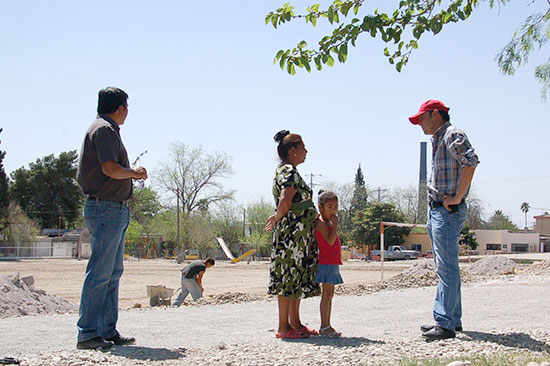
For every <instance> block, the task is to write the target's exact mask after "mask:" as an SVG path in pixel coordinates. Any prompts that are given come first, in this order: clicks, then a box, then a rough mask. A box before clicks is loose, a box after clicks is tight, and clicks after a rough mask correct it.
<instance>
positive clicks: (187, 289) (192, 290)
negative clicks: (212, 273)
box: [172, 258, 216, 306]
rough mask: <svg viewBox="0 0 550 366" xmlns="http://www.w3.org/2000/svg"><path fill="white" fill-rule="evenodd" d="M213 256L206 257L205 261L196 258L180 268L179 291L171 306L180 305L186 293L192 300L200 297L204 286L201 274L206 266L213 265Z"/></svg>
mask: <svg viewBox="0 0 550 366" xmlns="http://www.w3.org/2000/svg"><path fill="white" fill-rule="evenodd" d="M214 264H216V262H215V261H214V258H207V259H206V260H205V261H202V260H196V261H193V262H191V263H189V264H188V265H186V266H185V267H183V269H182V270H181V292H180V294H179V295H178V297H177V298H176V300H175V301H174V302H173V303H172V306H180V305H181V304H183V301H184V300H185V298H186V297H187V295H189V294H191V296H192V297H193V300H195V301H197V300H198V299H200V298H201V296H202V293H203V292H204V288H203V287H202V276H203V275H204V272H205V271H206V269H207V268H210V267H212V266H214Z"/></svg>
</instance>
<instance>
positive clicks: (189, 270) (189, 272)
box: [181, 259, 206, 278]
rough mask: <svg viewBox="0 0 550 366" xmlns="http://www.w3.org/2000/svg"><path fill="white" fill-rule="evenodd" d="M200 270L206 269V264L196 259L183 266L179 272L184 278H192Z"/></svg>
mask: <svg viewBox="0 0 550 366" xmlns="http://www.w3.org/2000/svg"><path fill="white" fill-rule="evenodd" d="M202 271H206V265H205V264H204V261H201V260H200V259H198V260H196V261H193V262H191V263H189V264H188V265H186V266H185V267H183V269H182V270H181V273H182V275H183V277H185V278H193V277H195V276H196V275H198V274H199V273H200V272H202Z"/></svg>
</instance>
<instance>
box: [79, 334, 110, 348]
mask: <svg viewBox="0 0 550 366" xmlns="http://www.w3.org/2000/svg"><path fill="white" fill-rule="evenodd" d="M112 346H114V344H113V343H112V342H105V341H104V340H103V338H101V337H95V338H92V339H88V340H86V341H82V342H78V343H77V344H76V349H108V348H111V347H112Z"/></svg>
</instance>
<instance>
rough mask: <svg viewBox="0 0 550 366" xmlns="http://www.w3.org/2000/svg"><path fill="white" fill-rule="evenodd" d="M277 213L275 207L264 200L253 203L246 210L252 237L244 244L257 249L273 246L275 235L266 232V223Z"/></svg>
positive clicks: (245, 239)
mask: <svg viewBox="0 0 550 366" xmlns="http://www.w3.org/2000/svg"><path fill="white" fill-rule="evenodd" d="M273 212H275V206H274V205H273V204H270V203H268V202H266V201H264V199H263V198H261V199H259V200H257V201H253V202H251V203H249V204H248V206H247V208H246V213H247V224H248V227H249V229H250V235H249V236H247V237H245V238H243V242H245V243H246V244H248V245H250V246H251V247H252V248H255V249H262V248H267V247H268V246H269V245H271V242H272V238H273V233H271V232H267V231H265V221H266V220H267V218H268V217H269V216H271V215H273Z"/></svg>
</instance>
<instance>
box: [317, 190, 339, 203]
mask: <svg viewBox="0 0 550 366" xmlns="http://www.w3.org/2000/svg"><path fill="white" fill-rule="evenodd" d="M318 195H319V197H318V198H317V201H318V202H319V204H320V205H321V206H323V205H324V204H325V203H327V202H328V201H331V200H336V201H337V202H338V196H337V195H336V193H334V192H333V191H323V190H322V189H321V190H320V191H319V193H318Z"/></svg>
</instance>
